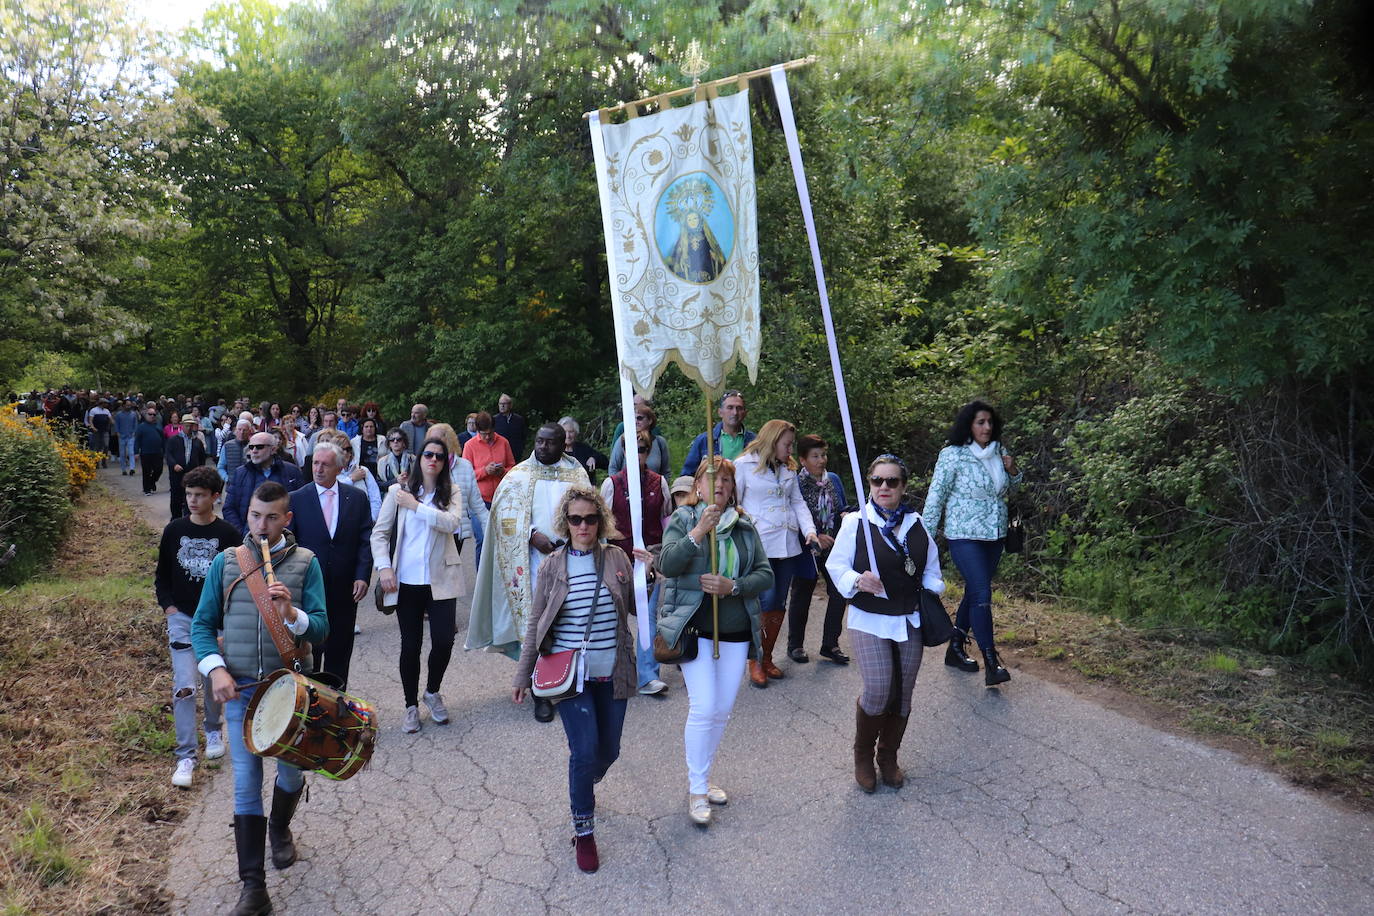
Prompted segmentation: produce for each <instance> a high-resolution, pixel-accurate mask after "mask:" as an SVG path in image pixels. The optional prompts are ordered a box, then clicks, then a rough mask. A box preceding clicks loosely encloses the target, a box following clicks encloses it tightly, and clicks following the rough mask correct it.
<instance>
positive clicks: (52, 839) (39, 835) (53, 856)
mask: <svg viewBox="0 0 1374 916" xmlns="http://www.w3.org/2000/svg"><path fill="white" fill-rule="evenodd" d="M22 829H23V832H22V833H21V834H20V835H19V837H18V838H17V839H15V841H14V846H13V852H14V856H15V858H16V859H18V860H19V863H20V867H21V868H23V869H24V870H25V871H28V872H31V873H32V874H34V875H35V876H37V878H38V880H39V881H40V882H42V884H43V886H44V887H52V886H53V885H54V884H62V883H64V882H66V881H69V880H71V879H72V878H75V877H76V876H77V875H79V874H80V873H81V868H82V863H81V861H80V860H79V859H77V858H76V857H74V856H72V855H69V854H68V853H67V850H66V848H65V847H64V845H63V842H62V837H61V835H60V834H59V833H58V832H57V830H56V828H54V827H53V825H52V822H51V821H49V820H48V818H47V817H46V816H45V815H44V813H43V808H42V806H41V805H36V804H35V805H30V806H29V807H27V808H25V809H24V815H23V828H22ZM6 909H9V907H6Z"/></svg>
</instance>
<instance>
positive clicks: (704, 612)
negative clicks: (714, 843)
mask: <svg viewBox="0 0 1374 916" xmlns="http://www.w3.org/2000/svg"><path fill="white" fill-rule="evenodd" d="M712 465H714V467H712ZM708 470H711V471H714V473H713V474H708V473H707V472H708ZM712 478H714V483H712ZM695 480H696V491H695V493H694V494H693V496H692V497H691V498H689V500H688V502H687V503H686V504H685V505H683V506H682V508H680V509H678V510H677V511H676V512H674V513H673V517H672V519H671V520H670V521H669V523H668V530H667V532H666V533H665V534H664V535H663V551H662V552H661V553H660V554H659V558H658V569H659V572H661V573H662V574H663V575H664V576H665V577H666V578H665V580H664V582H663V596H662V598H661V599H660V601H659V607H658V635H659V636H660V637H662V639H663V642H664V643H666V644H667V645H668V646H673V647H678V648H680V649H682V650H683V651H684V653H685V654H684V657H683V659H682V660H681V661H680V665H681V667H682V680H683V682H684V683H685V684H686V686H687V698H688V710H687V724H686V725H685V726H684V727H683V743H684V745H685V748H686V756H687V792H688V795H687V813H688V815H689V816H690V817H691V819H692V821H693V822H694V823H696V824H699V825H701V826H703V827H704V826H706V825H708V824H710V823H711V808H710V806H711V805H723V804H725V803H726V802H727V801H728V800H729V799H728V797H727V796H726V794H725V792H724V791H723V790H722V789H721V788H720V787H719V786H716V785H713V784H712V783H711V781H710V777H711V764H712V762H713V761H714V760H715V756H716V749H717V748H719V747H720V739H721V736H723V735H724V734H725V726H726V723H728V722H729V721H730V712H731V710H732V709H734V706H735V697H736V696H737V695H738V693H739V685H740V675H742V674H743V673H744V662H745V660H746V658H747V657H748V655H749V648H750V645H751V644H752V645H753V647H754V650H755V651H756V652H757V651H758V649H759V647H760V646H761V644H762V632H761V631H762V627H761V624H760V619H759V602H758V596H759V595H761V594H762V593H763V592H765V591H767V589H768V588H769V586H771V585H772V584H773V570H772V568H771V567H770V566H769V565H768V556H767V554H766V553H765V552H764V549H763V542H762V541H760V540H759V536H758V532H756V531H755V530H754V526H753V524H751V523H750V521H749V519H747V518H746V517H745V516H744V515H742V514H741V513H740V512H739V511H738V510H737V509H736V508H735V506H734V502H735V467H734V465H733V464H731V463H730V462H729V461H727V460H725V459H724V458H715V459H711V458H706V459H703V460H702V462H701V464H700V466H699V467H698V468H697V473H696V476H695ZM712 533H714V534H715V537H716V542H717V543H716V564H717V565H716V569H717V572H716V573H714V574H713V573H712V572H711V546H710V540H711V535H712ZM713 598H715V599H717V600H718V605H719V607H718V610H715V611H713V608H712V603H713V601H712V599H713ZM713 621H715V622H714V623H713ZM713 637H714V638H715V640H717V641H718V643H719V649H720V657H719V658H713V657H712V654H713V653H712V643H713ZM683 640H688V641H690V644H684V643H682V641H683ZM693 654H694V657H691V658H688V657H686V656H687V655H693Z"/></svg>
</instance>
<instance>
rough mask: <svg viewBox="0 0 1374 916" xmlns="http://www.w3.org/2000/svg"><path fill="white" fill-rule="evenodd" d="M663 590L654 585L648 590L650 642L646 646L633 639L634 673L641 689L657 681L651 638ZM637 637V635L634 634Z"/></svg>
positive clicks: (656, 665)
mask: <svg viewBox="0 0 1374 916" xmlns="http://www.w3.org/2000/svg"><path fill="white" fill-rule="evenodd" d="M662 590H663V586H662V585H655V586H654V587H653V588H651V589H649V611H648V614H649V634H650V640H651V641H650V642H649V643H648V644H647V645H644V644H641V643H640V641H639V639H638V638H636V639H635V671H636V673H637V674H638V675H639V686H640V687H643V686H644V685H645V684H647V683H649V682H650V681H653V680H657V679H658V662H657V661H655V660H654V644H653V642H652V637H653V633H654V628H655V627H656V625H657V623H658V596H659V593H660V592H661V591H662ZM635 635H636V637H638V634H635Z"/></svg>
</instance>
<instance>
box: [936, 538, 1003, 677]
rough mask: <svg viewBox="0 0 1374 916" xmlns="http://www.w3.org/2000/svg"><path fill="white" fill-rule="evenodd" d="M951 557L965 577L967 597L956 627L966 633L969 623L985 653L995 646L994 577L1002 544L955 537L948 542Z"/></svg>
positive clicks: (958, 615)
mask: <svg viewBox="0 0 1374 916" xmlns="http://www.w3.org/2000/svg"><path fill="white" fill-rule="evenodd" d="M949 555H950V558H951V559H953V560H954V565H955V566H957V567H958V568H959V575H961V576H963V577H964V598H963V600H962V601H960V602H959V613H958V614H956V615H955V618H954V625H955V626H956V627H958V628H959V629H961V630H963V631H964V632H965V633H967V632H968V627H969V622H970V620H971V621H972V623H973V638H974V639H976V640H978V648H980V649H982V650H983V651H984V652H986V651H987V650H988V649H991V648H992V647H993V646H994V645H995V644H994V642H993V639H992V577H993V575H994V574H995V573H996V572H997V564H998V563H1000V562H1001V560H1002V542H1001V541H973V540H966V539H962V538H953V539H951V540H950V541H949Z"/></svg>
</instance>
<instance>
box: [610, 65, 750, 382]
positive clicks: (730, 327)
mask: <svg viewBox="0 0 1374 916" xmlns="http://www.w3.org/2000/svg"><path fill="white" fill-rule="evenodd" d="M596 126H599V127H600V130H601V141H602V146H603V150H602V151H601V153H602V155H600V156H598V161H597V165H598V168H597V180H598V182H600V184H601V190H602V201H603V206H607V207H608V208H609V212H608V213H607V214H604V215H605V216H606V217H607V235H608V238H607V243H608V245H609V250H608V252H607V254H608V255H609V256H610V259H611V260H610V271H611V283H612V284H613V285H614V286H615V289H614V290H612V295H613V297H614V298H615V299H617V300H618V302H617V305H618V308H616V309H615V318H616V325H617V326H616V334H617V338H618V340H619V341H621V343H622V345H621V348H620V358H621V371H622V372H623V373H625V374H626V375H627V376H628V377H629V379H630V381H631V382H632V383H633V384H634V387H635V389H637V390H638V391H640V392H641V393H643V394H644V395H645V396H646V397H647V396H650V395H652V393H653V390H654V385H655V383H656V382H657V381H658V377H659V375H660V374H661V373H662V372H663V369H664V368H665V367H666V366H667V364H668V363H669V362H676V363H678V365H679V366H680V367H681V368H682V370H683V372H685V373H686V374H687V375H688V376H689V377H690V378H692V379H693V380H694V381H696V382H697V383H698V384H699V385H701V386H702V387H703V388H704V389H705V390H707V391H711V392H715V391H719V390H720V389H721V388H722V387H723V386H724V384H725V377H726V375H727V374H728V373H729V371H730V370H731V369H732V368H733V367H734V365H735V363H736V361H741V360H742V361H743V362H744V364H745V366H746V367H747V368H748V370H749V377H750V379H751V380H753V379H754V378H755V377H756V374H757V371H758V358H759V342H760V341H759V273H758V268H759V256H758V218H757V214H756V207H755V191H754V158H753V153H754V148H753V133H752V131H751V130H750V125H749V93H748V92H747V91H745V92H738V93H735V94H734V95H731V96H727V97H726V98H721V99H713V100H710V101H701V102H696V103H694V104H692V105H687V106H684V107H682V108H669V109H667V110H664V111H661V112H659V113H658V114H654V115H648V116H644V117H639V118H631V119H630V120H628V121H626V122H625V123H623V124H599V125H598V124H595V123H594V128H593V129H595V128H596Z"/></svg>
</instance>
